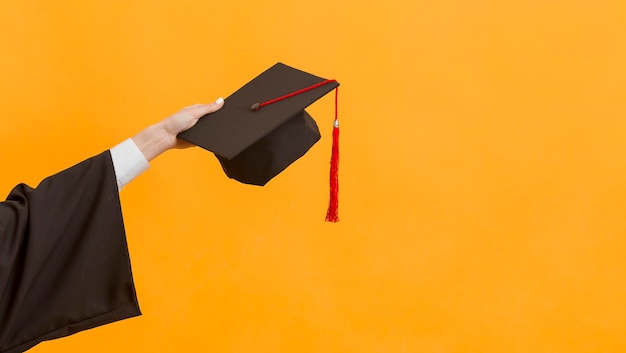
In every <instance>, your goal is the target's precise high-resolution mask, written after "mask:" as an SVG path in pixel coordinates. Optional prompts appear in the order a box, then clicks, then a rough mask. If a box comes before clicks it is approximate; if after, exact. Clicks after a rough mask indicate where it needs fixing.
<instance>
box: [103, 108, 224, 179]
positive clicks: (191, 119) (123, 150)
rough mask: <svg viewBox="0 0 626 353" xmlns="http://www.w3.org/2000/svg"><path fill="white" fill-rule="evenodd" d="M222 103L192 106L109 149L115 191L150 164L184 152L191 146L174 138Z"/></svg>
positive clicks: (215, 109)
mask: <svg viewBox="0 0 626 353" xmlns="http://www.w3.org/2000/svg"><path fill="white" fill-rule="evenodd" d="M223 105H224V100H223V99H222V98H219V99H218V100H217V101H215V102H213V103H209V104H194V105H191V106H188V107H186V108H183V109H182V110H180V111H178V112H177V113H174V114H172V115H171V116H169V117H167V118H165V119H163V120H161V121H160V122H158V123H156V124H153V125H150V126H148V127H147V128H145V129H143V130H142V131H141V132H139V133H138V134H137V135H135V136H133V138H132V139H128V140H126V141H124V142H122V143H120V144H119V145H117V146H115V147H113V148H111V158H112V159H113V166H114V168H115V174H116V178H117V185H118V189H119V190H121V189H122V187H124V185H126V184H128V183H129V182H130V181H131V180H133V179H134V178H136V177H137V176H138V175H139V174H141V173H142V172H144V171H145V170H147V169H148V167H149V166H150V164H149V163H148V162H150V161H151V160H153V159H154V158H156V157H158V156H159V155H161V154H162V153H163V152H165V151H167V150H169V149H173V148H187V147H191V146H193V144H191V143H189V142H186V141H182V140H179V139H178V138H176V135H178V134H179V133H180V132H182V131H185V130H188V129H190V128H191V127H193V126H194V125H195V124H196V123H197V122H198V120H199V119H200V118H201V117H203V116H204V115H206V114H209V113H213V112H215V111H217V110H219V109H220V108H221V107H222V106H223Z"/></svg>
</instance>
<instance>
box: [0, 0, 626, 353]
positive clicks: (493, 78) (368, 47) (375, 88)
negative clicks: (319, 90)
mask: <svg viewBox="0 0 626 353" xmlns="http://www.w3.org/2000/svg"><path fill="white" fill-rule="evenodd" d="M624 14H626V5H624V3H623V2H620V1H603V0H599V1H583V0H569V1H558V0H526V1H502V0H499V1H496V0H477V1H461V0H446V1H443V0H428V1H426V0H392V1H353V2H341V1H336V0H317V1H285V0H264V1H252V0H248V1H246V0H228V1H222V2H210V1H199V0H198V1H192V0H178V1H154V0H152V1H148V0H134V1H121V0H116V1H113V0H90V1H69V0H65V1H35V0H20V1H9V0H2V1H0V23H2V26H1V28H0V93H1V99H0V112H1V114H2V118H0V119H1V120H0V121H1V122H2V124H1V125H2V127H1V128H0V150H2V151H3V152H2V153H1V154H0V165H1V166H2V169H3V173H2V178H1V179H0V192H1V193H4V194H7V193H8V192H9V190H10V188H11V187H12V186H13V185H15V184H17V183H18V182H21V181H25V182H28V183H30V184H32V185H36V184H37V183H38V182H39V180H41V179H42V178H43V177H45V176H46V175H48V174H51V173H53V172H55V171H58V170H60V169H62V168H65V167H68V166H70V165H71V164H73V163H75V162H78V161H80V160H82V159H84V158H86V157H88V156H91V155H93V154H96V153H98V152H100V151H101V150H104V149H106V148H109V147H110V146H112V145H114V144H116V143H118V142H120V141H122V140H123V139H125V138H127V137H129V136H132V135H133V134H134V133H136V132H137V131H138V130H140V129H141V128H143V127H144V126H146V125H148V124H150V123H152V122H155V121H158V120H159V119H161V118H163V117H165V116H167V115H168V114H170V113H172V112H174V111H176V110H178V109H179V108H181V107H183V106H185V105H189V104H192V103H196V102H208V101H212V100H214V99H215V98H217V97H219V96H227V95H229V94H230V93H232V92H233V91H234V90H236V89H237V88H238V87H239V86H240V85H242V84H243V83H245V82H246V81H247V80H248V79H250V78H252V77H253V76H254V75H256V74H258V73H260V72H261V71H262V70H264V69H266V68H267V67H269V66H271V65H272V64H274V63H275V62H278V61H282V62H284V63H287V64H289V65H292V66H296V67H298V68H301V69H304V70H307V71H310V72H313V73H315V74H318V75H321V76H325V77H329V78H336V79H338V80H339V81H340V82H341V83H342V86H341V90H340V102H339V103H340V114H341V115H340V117H341V123H342V132H341V134H342V135H341V156H342V164H341V168H340V174H341V195H340V196H341V205H340V207H341V217H342V221H341V222H340V223H338V224H327V223H324V222H323V218H324V214H325V210H326V204H327V197H328V186H327V175H328V174H327V173H328V159H329V156H330V131H331V128H332V113H333V112H332V110H333V108H332V105H333V100H332V96H331V95H329V96H327V97H325V98H324V99H322V100H321V101H319V102H318V103H316V104H315V105H314V106H313V107H312V108H311V109H310V112H311V113H312V115H313V116H315V117H316V118H317V121H318V124H319V125H320V128H321V129H322V133H323V134H324V137H323V138H322V141H321V142H320V143H318V144H317V145H316V146H315V147H314V148H313V149H312V150H311V151H310V153H308V154H307V155H306V156H305V157H304V158H302V159H301V160H299V161H297V162H296V163H295V164H294V165H293V166H292V167H290V168H289V169H288V170H287V171H286V172H285V173H283V174H281V175H280V176H278V177H277V178H275V179H274V180H272V181H271V182H270V183H269V184H268V185H267V186H266V187H264V188H258V187H251V186H246V185H241V184H238V183H236V182H234V181H231V180H229V179H227V178H226V177H225V176H224V175H223V173H222V172H221V169H220V167H219V164H218V163H217V162H216V160H215V159H214V158H213V156H212V155H211V154H209V153H207V152H205V151H203V150H200V149H194V150H187V151H173V152H168V153H167V154H166V155H164V156H163V157H161V158H159V159H158V160H156V161H155V162H154V163H153V165H152V168H151V170H150V171H148V172H147V173H146V174H144V175H142V176H141V177H140V178H139V179H138V180H136V181H134V182H133V183H132V184H131V185H129V186H128V187H127V188H126V189H125V190H124V191H123V193H122V203H123V205H122V206H123V209H124V214H125V220H126V225H127V232H128V239H129V246H130V250H131V254H132V262H133V267H134V275H135V279H136V284H137V291H138V295H139V297H140V303H141V307H142V309H143V312H144V316H142V317H140V318H135V319H131V320H126V321H123V322H119V323H115V324H112V325H108V326H105V327H101V328H98V329H94V330H90V331H86V332H83V333H80V334H77V335H74V336H72V337H68V338H64V339H61V340H56V341H52V342H48V343H44V344H41V345H40V346H38V347H36V348H35V349H33V352H64V353H68V352H233V353H234V352H300V353H306V352H359V353H362V352H385V353H386V352H420V353H431V352H432V353H441V352H494V353H500V352H509V353H515V352H520V353H527V352H535V353H538V352H546V353H554V352H568V353H575V352H591V351H594V352H624V351H625V350H626V338H625V336H624V328H626V302H625V300H624V298H625V297H626V285H624V281H625V279H626V258H625V257H624V255H623V254H624V251H625V250H626V139H625V138H624V136H625V135H626V65H624V63H625V62H626V20H625V18H624Z"/></svg>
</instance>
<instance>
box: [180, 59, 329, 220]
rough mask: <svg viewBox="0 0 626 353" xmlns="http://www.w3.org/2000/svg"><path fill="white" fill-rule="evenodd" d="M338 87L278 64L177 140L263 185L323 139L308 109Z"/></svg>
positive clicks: (234, 176)
mask: <svg viewBox="0 0 626 353" xmlns="http://www.w3.org/2000/svg"><path fill="white" fill-rule="evenodd" d="M338 86H339V83H338V82H337V81H336V80H327V79H324V78H321V77H318V76H315V75H312V74H309V73H307V72H304V71H301V70H298V69H295V68H293V67H289V66H287V65H285V64H282V63H277V64H276V65H274V66H272V67H271V68H269V69H267V70H266V71H265V72H263V73H261V74H260V75H259V76H257V77H256V78H254V79H253V80H252V81H250V82H248V83H247V84H245V85H244V86H243V87H241V88H240V89H239V90H237V91H236V92H235V93H233V94H232V95H231V96H229V97H227V98H226V99H225V103H224V106H223V107H222V108H221V109H220V110H218V111H216V112H214V113H211V114H210V116H207V117H206V118H204V119H200V120H199V121H198V123H197V124H196V125H195V126H194V127H192V128H191V129H189V130H187V131H184V132H182V133H180V134H179V135H178V137H179V138H181V139H183V140H185V141H188V142H191V143H193V144H195V145H197V146H200V147H202V148H204V149H206V150H209V151H211V152H213V153H214V154H215V156H216V157H217V159H218V161H219V162H220V164H221V166H222V169H223V170H224V172H225V173H226V175H227V176H228V177H230V178H232V179H235V180H238V181H240V182H242V183H246V184H252V185H260V186H263V185H265V184H266V183H267V182H269V181H270V180H271V179H272V178H274V177H275V176H276V175H278V174H279V173H281V172H282V171H283V170H285V169H286V168H287V167H288V166H289V165H291V164H292V163H293V162H295V161H296V160H297V159H299V158H300V157H302V156H303V155H304V154H305V153H306V152H307V151H308V150H309V149H310V148H311V147H312V146H313V145H314V144H315V143H316V142H317V141H318V140H319V139H320V137H321V135H320V132H319V129H318V127H317V124H316V123H315V120H313V118H312V117H311V116H310V115H309V114H308V113H307V112H306V111H305V108H306V107H308V106H309V105H311V104H313V103H314V102H315V101H317V100H318V99H320V98H322V97H323V96H325V95H326V94H327V93H329V92H330V91H332V90H333V89H335V92H336V93H335V94H337V90H336V89H337V88H338ZM335 103H336V100H335ZM335 108H336V104H335ZM336 113H337V110H336V109H335V121H334V125H333V126H334V128H333V157H332V158H331V181H330V183H331V201H330V205H329V212H328V213H327V217H326V220H327V221H331V222H336V221H337V220H338V217H337V192H338V183H337V166H338V161H339V160H338V148H337V140H338V134H339V123H338V121H337V114H336Z"/></svg>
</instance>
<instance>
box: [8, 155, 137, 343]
mask: <svg viewBox="0 0 626 353" xmlns="http://www.w3.org/2000/svg"><path fill="white" fill-rule="evenodd" d="M138 315H141V312H140V310H139V305H138V302H137V296H136V293H135V286H134V283H133V278H132V272H131V266H130V258H129V254H128V246H127V243H126V234H125V230H124V223H123V219H122V211H121V206H120V200H119V194H118V186H117V182H116V177H115V171H114V169H113V164H112V161H111V154H110V151H105V152H103V153H101V154H99V155H97V156H95V157H92V158H90V159H88V160H86V161H83V162H81V163H79V164H77V165H75V166H73V167H71V168H69V169H67V170H65V171H62V172H60V173H58V174H56V175H53V176H50V177H48V178H46V179H44V180H43V181H42V182H41V183H40V184H39V186H37V188H34V189H33V188H31V187H29V186H27V185H24V184H20V185H18V186H16V187H15V188H14V189H13V190H12V191H11V192H10V194H9V196H8V197H7V200H6V201H4V202H2V203H0V352H1V353H14V352H23V351H25V350H27V349H29V348H31V347H33V346H35V345H36V344H38V343H40V342H42V341H44V340H50V339H55V338H59V337H63V336H67V335H71V334H74V333H77V332H79V331H82V330H86V329H90V328H93V327H96V326H100V325H104V324H108V323H111V322H114V321H117V320H122V319H126V318H130V317H133V316H138Z"/></svg>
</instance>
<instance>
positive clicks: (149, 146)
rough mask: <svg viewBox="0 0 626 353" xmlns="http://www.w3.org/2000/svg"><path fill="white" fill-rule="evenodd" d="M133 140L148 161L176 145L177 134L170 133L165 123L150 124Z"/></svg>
mask: <svg viewBox="0 0 626 353" xmlns="http://www.w3.org/2000/svg"><path fill="white" fill-rule="evenodd" d="M133 141H134V142H135V144H136V145H137V147H138V148H139V150H140V151H141V153H142V154H143V155H144V157H146V159H147V160H148V161H151V160H153V159H154V158H156V157H157V156H159V155H160V154H162V153H163V152H165V151H167V150H169V149H171V148H174V147H175V146H176V136H174V135H171V134H169V133H168V131H167V129H166V128H165V126H164V125H163V123H157V124H154V125H150V126H148V127H147V128H145V129H144V130H142V131H141V132H139V133H138V134H137V135H135V136H134V137H133Z"/></svg>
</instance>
